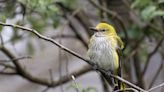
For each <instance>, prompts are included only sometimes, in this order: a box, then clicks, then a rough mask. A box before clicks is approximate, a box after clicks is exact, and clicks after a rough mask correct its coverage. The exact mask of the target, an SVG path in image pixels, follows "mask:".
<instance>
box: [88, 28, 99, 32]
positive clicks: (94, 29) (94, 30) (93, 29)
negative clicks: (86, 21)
mask: <svg viewBox="0 0 164 92" xmlns="http://www.w3.org/2000/svg"><path fill="white" fill-rule="evenodd" d="M89 29H90V30H92V31H93V32H98V30H97V29H96V28H94V27H90V28H89Z"/></svg>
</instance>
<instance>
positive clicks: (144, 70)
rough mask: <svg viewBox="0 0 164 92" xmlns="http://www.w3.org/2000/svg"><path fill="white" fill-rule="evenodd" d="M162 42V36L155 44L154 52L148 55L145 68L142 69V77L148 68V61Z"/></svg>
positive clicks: (163, 38)
mask: <svg viewBox="0 0 164 92" xmlns="http://www.w3.org/2000/svg"><path fill="white" fill-rule="evenodd" d="M163 40H164V36H163V37H162V38H161V39H160V40H159V42H158V43H157V45H156V47H155V48H154V50H153V51H152V52H151V53H149V54H148V57H147V60H146V64H145V67H144V69H143V72H142V76H143V75H144V74H145V72H146V70H147V68H148V65H149V62H150V59H151V58H152V56H153V55H154V54H155V53H156V52H157V51H158V48H159V47H160V46H161V44H162V42H163Z"/></svg>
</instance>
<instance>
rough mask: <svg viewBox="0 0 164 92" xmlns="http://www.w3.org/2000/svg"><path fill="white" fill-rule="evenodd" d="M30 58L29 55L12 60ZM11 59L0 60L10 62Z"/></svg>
mask: <svg viewBox="0 0 164 92" xmlns="http://www.w3.org/2000/svg"><path fill="white" fill-rule="evenodd" d="M30 58H32V57H30V56H24V57H19V58H15V59H13V60H21V59H30ZM13 60H11V59H10V60H0V62H11V61H13Z"/></svg>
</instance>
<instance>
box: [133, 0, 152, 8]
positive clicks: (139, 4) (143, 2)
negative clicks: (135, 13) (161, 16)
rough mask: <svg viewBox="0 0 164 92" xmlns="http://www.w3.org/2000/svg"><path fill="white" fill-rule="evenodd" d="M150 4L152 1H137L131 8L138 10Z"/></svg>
mask: <svg viewBox="0 0 164 92" xmlns="http://www.w3.org/2000/svg"><path fill="white" fill-rule="evenodd" d="M150 2H151V1H150V0H135V1H134V2H133V3H132V5H131V8H136V7H139V8H143V7H145V6H146V5H148V4H149V3H150Z"/></svg>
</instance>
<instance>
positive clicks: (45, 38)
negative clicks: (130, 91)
mask: <svg viewBox="0 0 164 92" xmlns="http://www.w3.org/2000/svg"><path fill="white" fill-rule="evenodd" d="M0 25H3V26H10V27H14V28H19V29H22V30H24V31H27V32H31V33H33V34H35V35H36V36H37V37H39V38H40V39H43V40H45V41H48V42H51V43H53V44H55V45H56V46H58V47H59V48H60V49H62V50H64V51H66V52H68V53H70V54H72V55H73V56H76V57H77V58H79V59H81V60H83V61H85V62H86V63H88V64H90V65H91V66H96V67H97V70H98V71H100V72H103V73H105V74H106V75H109V74H108V72H107V71H104V70H103V69H101V68H99V67H98V66H97V65H96V64H95V63H93V61H90V60H89V59H86V58H84V57H82V56H81V55H79V54H77V53H76V52H74V51H72V50H70V49H68V48H66V47H64V46H63V45H61V44H59V43H58V42H56V41H55V40H53V39H51V38H48V37H46V36H43V35H41V34H40V33H38V32H37V31H36V30H34V29H30V28H26V27H23V26H19V25H13V24H6V23H2V22H0ZM5 53H6V52H5ZM6 54H7V55H8V54H9V55H8V56H9V57H10V58H15V57H14V56H13V55H10V53H6ZM13 63H14V64H15V65H16V67H18V68H19V69H22V70H19V69H18V70H19V74H20V75H22V76H23V77H25V78H27V79H28V80H30V81H32V82H35V83H40V84H43V85H49V86H52V85H53V86H54V85H59V84H57V83H55V82H53V83H54V84H51V83H49V82H45V81H43V80H41V79H38V78H36V77H33V76H31V75H30V74H29V73H28V72H27V71H25V70H23V68H22V67H20V65H19V63H18V62H17V61H14V62H13ZM84 69H86V68H84ZM87 71H88V70H87ZM83 72H86V70H85V71H83ZM71 75H77V74H71ZM108 77H113V78H115V79H117V80H120V81H122V82H123V83H125V84H127V85H129V86H131V87H133V88H135V89H137V90H140V91H142V92H146V90H144V89H142V88H140V87H138V86H136V85H134V84H132V83H130V82H128V81H126V80H124V79H122V78H121V77H119V76H116V75H109V76H108ZM63 82H64V83H65V82H67V81H66V80H65V78H64V77H63V81H62V83H63Z"/></svg>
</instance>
